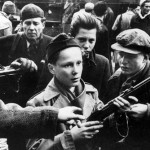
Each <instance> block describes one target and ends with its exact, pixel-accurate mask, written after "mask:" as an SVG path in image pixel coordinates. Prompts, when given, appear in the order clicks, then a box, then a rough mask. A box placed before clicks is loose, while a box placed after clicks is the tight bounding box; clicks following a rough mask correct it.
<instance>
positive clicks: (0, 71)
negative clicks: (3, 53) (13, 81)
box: [0, 65, 21, 77]
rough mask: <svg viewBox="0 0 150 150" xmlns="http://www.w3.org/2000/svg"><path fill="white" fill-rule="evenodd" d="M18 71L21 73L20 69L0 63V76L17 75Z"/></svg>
mask: <svg viewBox="0 0 150 150" xmlns="http://www.w3.org/2000/svg"><path fill="white" fill-rule="evenodd" d="M20 73H21V71H20V69H14V68H11V67H10V66H5V67H4V66H2V65H0V77H3V76H7V75H17V74H20Z"/></svg>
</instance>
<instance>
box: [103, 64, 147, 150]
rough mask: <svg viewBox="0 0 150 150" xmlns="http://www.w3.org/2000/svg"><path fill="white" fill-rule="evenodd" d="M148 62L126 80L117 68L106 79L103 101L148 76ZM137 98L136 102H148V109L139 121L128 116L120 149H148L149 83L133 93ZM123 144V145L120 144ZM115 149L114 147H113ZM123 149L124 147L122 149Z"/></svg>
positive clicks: (117, 94)
mask: <svg viewBox="0 0 150 150" xmlns="http://www.w3.org/2000/svg"><path fill="white" fill-rule="evenodd" d="M149 68H150V62H149V61H147V63H146V66H145V68H144V69H143V70H142V71H141V72H140V73H138V75H136V76H134V77H131V78H130V79H128V80H126V77H125V76H124V75H123V74H121V70H120V69H119V70H117V71H116V72H115V74H114V75H113V76H112V77H111V78H110V79H109V81H108V89H107V93H106V96H105V101H109V100H111V99H113V98H115V97H117V96H119V94H120V93H121V92H122V91H124V90H125V89H128V88H130V87H131V86H134V85H136V84H138V83H139V82H141V81H142V80H144V79H146V78H147V77H149V76H150V69H149ZM133 96H136V97H137V98H138V100H139V101H138V102H139V103H142V104H148V111H147V114H145V118H143V119H142V120H140V121H135V120H133V119H132V118H130V117H129V134H128V136H127V138H126V139H125V141H124V142H123V143H121V147H120V146H118V145H117V146H118V147H119V149H120V150H122V148H125V149H126V150H149V149H150V130H149V127H150V114H149V111H150V110H149V108H150V107H149V103H150V84H147V85H145V86H144V87H143V88H142V89H141V90H140V91H138V93H136V94H135V95H133ZM122 144H123V145H122ZM115 149H116V148H115ZM123 150H124V149H123Z"/></svg>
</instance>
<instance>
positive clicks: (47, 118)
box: [0, 101, 84, 139]
mask: <svg viewBox="0 0 150 150" xmlns="http://www.w3.org/2000/svg"><path fill="white" fill-rule="evenodd" d="M76 111H81V109H80V108H77V107H65V108H62V109H59V110H58V109H57V108H54V107H51V106H43V107H35V108H34V107H30V106H28V107H25V108H22V107H20V106H19V105H17V104H15V103H9V104H6V105H5V104H4V103H3V101H0V137H16V136H21V137H24V138H37V137H43V138H51V139H53V137H54V135H55V128H56V125H57V119H58V120H59V122H64V121H67V120H70V119H84V117H83V116H82V115H78V114H75V113H74V112H76Z"/></svg>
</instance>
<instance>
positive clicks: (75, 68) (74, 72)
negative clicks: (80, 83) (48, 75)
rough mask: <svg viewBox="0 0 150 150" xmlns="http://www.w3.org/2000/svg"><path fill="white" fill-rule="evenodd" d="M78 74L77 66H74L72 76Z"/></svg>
mask: <svg viewBox="0 0 150 150" xmlns="http://www.w3.org/2000/svg"><path fill="white" fill-rule="evenodd" d="M77 73H78V66H77V65H74V67H73V70H72V74H73V75H76V74H77Z"/></svg>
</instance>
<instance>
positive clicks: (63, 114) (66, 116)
mask: <svg viewBox="0 0 150 150" xmlns="http://www.w3.org/2000/svg"><path fill="white" fill-rule="evenodd" d="M81 111H82V109H81V108H78V107H74V106H72V107H64V108H61V109H59V113H58V119H59V120H60V121H62V122H63V121H68V120H71V119H76V120H84V119H85V117H84V116H83V115H79V114H75V112H81Z"/></svg>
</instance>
